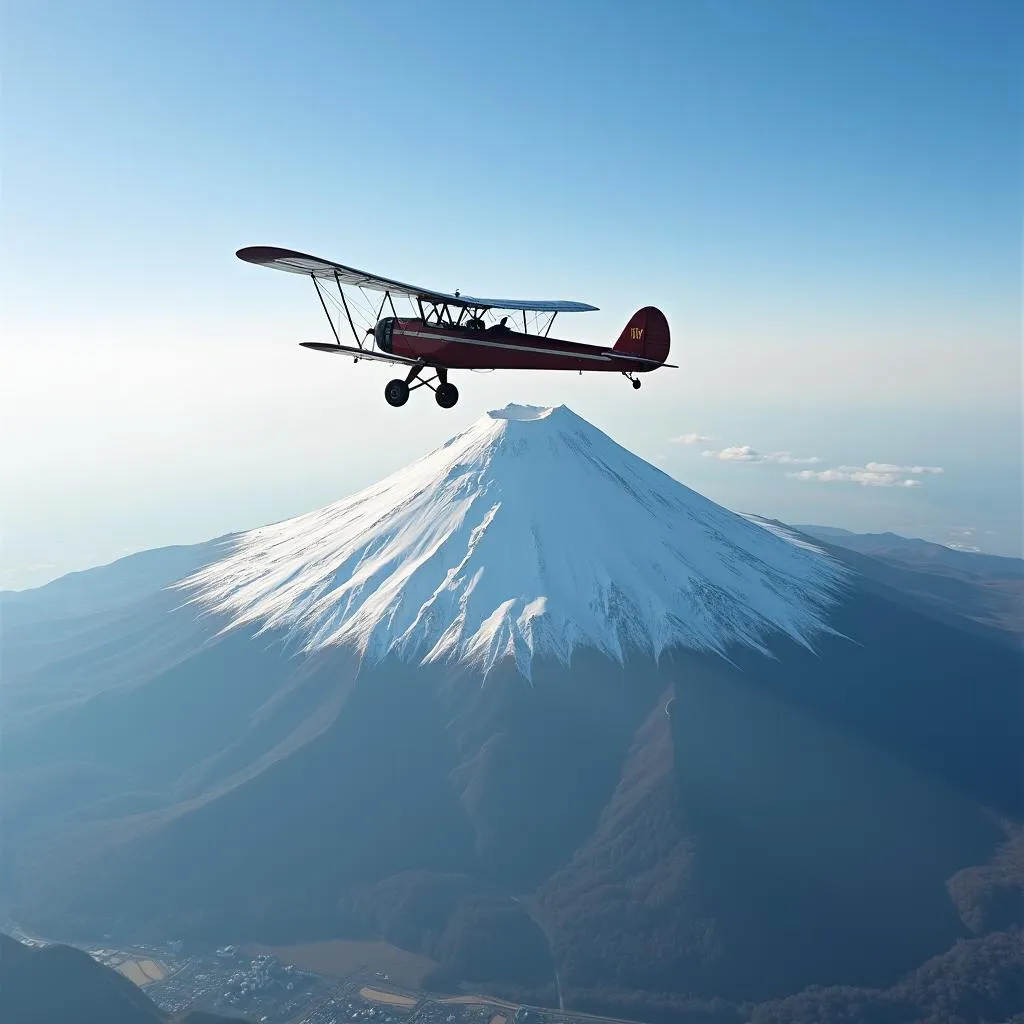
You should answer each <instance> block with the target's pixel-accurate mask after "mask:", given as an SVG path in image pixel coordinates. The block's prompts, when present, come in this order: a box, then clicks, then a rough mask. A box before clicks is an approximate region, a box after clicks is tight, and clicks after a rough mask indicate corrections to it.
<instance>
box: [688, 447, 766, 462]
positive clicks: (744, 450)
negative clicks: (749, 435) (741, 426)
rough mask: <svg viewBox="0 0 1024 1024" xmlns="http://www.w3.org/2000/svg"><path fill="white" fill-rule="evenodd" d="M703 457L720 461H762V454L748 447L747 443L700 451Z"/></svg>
mask: <svg viewBox="0 0 1024 1024" xmlns="http://www.w3.org/2000/svg"><path fill="white" fill-rule="evenodd" d="M701 454H702V455H703V456H704V458H705V459H720V460H721V461H722V462H763V461H764V456H763V455H762V454H761V453H760V452H759V451H755V450H754V449H753V448H751V447H750V445H749V444H742V445H736V446H734V447H732V448H722V449H721V450H720V451H716V452H702V453H701Z"/></svg>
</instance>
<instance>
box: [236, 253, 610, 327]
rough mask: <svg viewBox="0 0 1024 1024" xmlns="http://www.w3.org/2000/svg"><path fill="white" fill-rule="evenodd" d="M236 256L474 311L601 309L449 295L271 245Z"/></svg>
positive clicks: (581, 304)
mask: <svg viewBox="0 0 1024 1024" xmlns="http://www.w3.org/2000/svg"><path fill="white" fill-rule="evenodd" d="M235 255H237V256H238V258H239V259H240V260H245V261H246V262H247V263H256V264H258V265H259V266H262V267H273V268H274V269H275V270H287V271H288V272H289V273H291V274H303V275H305V276H306V277H310V276H312V277H319V278H326V279H327V280H328V281H333V280H334V279H335V278H337V280H338V281H340V282H341V283H342V284H349V285H354V286H355V287H358V288H369V289H370V290H371V291H377V292H394V293H395V294H396V295H408V296H409V297H410V298H413V299H426V300H427V301H428V302H446V303H447V304H448V305H449V306H470V307H472V308H474V309H480V308H486V309H525V310H529V311H531V312H538V313H583V312H587V311H589V310H596V309H597V306H590V305H587V303H585V302H568V301H563V300H561V299H554V300H551V299H481V298H478V297H477V296H475V295H449V294H448V293H447V292H438V291H434V290H433V289H431V288H421V287H420V286H419V285H415V284H404V283H403V282H402V281H393V280H391V278H388V277H380V276H379V275H377V274H368V273H366V271H365V270H356V269H355V268H354V267H344V266H342V265H341V264H340V263H332V262H331V261H330V260H322V259H320V258H319V257H318V256H307V255H306V254H305V253H302V252H294V251H293V250H291V249H278V248H276V247H275V246H270V245H251V246H249V247H248V248H246V249H239V250H238V252H237V253H236V254H235Z"/></svg>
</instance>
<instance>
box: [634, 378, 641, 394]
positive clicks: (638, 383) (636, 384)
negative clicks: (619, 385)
mask: <svg viewBox="0 0 1024 1024" xmlns="http://www.w3.org/2000/svg"><path fill="white" fill-rule="evenodd" d="M638 387H640V381H638V380H635V381H633V390H634V391H636V389H637V388H638Z"/></svg>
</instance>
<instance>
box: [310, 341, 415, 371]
mask: <svg viewBox="0 0 1024 1024" xmlns="http://www.w3.org/2000/svg"><path fill="white" fill-rule="evenodd" d="M299 344H300V345H301V346H302V347H303V348H311V349H313V351H314V352H333V353H335V354H336V355H341V356H351V357H352V358H353V359H355V360H356V361H358V360H360V359H371V360H375V361H376V362H378V363H402V364H403V365H405V366H424V365H425V360H423V359H412V358H410V357H409V356H393V355H391V354H390V353H389V352H373V351H371V350H370V349H365V348H355V347H354V346H353V345H328V344H325V343H324V342H321V341H300V342H299Z"/></svg>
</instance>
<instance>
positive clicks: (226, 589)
mask: <svg viewBox="0 0 1024 1024" xmlns="http://www.w3.org/2000/svg"><path fill="white" fill-rule="evenodd" d="M538 428H540V429H538ZM841 585H842V570H841V569H840V568H839V566H838V564H837V563H836V562H834V561H833V560H832V559H831V558H830V557H829V556H827V555H826V554H824V553H823V552H822V551H820V550H819V549H817V548H816V547H814V546H813V545H811V544H808V543H806V542H802V541H799V540H798V539H797V537H795V536H794V535H792V534H790V533H788V532H787V531H785V530H783V529H778V528H774V527H773V528H769V527H768V526H767V525H764V524H762V523H761V522H759V521H757V520H752V519H748V518H745V517H743V516H739V515H736V514H735V513H732V512H729V511H727V510H726V509H724V508H722V507H720V506H718V505H716V504H714V503H713V502H711V501H709V500H708V499H706V498H704V497H702V496H701V495H699V494H697V493H696V492H695V491H692V490H690V489H689V488H687V487H685V486H684V485H683V484H681V483H679V482H678V481H677V480H674V479H673V478H672V477H669V476H668V475H667V474H665V473H663V472H662V471H661V470H659V469H656V468H655V467H654V466H652V465H650V464H649V463H647V462H645V461H644V460H642V459H640V458H639V457H637V456H636V455H634V454H632V453H631V452H629V451H627V450H626V449H624V448H622V447H621V446H620V445H618V444H616V443H615V442H614V441H613V440H612V439H611V438H609V437H608V436H607V435H606V434H604V433H602V432H601V431H600V430H598V429H597V428H596V427H594V426H593V425H592V424H590V423H588V422H587V421H586V420H584V419H583V418H581V417H579V416H577V415H576V414H575V413H574V412H572V411H571V410H570V409H568V408H567V407H566V406H564V405H562V406H555V407H548V408H544V407H538V406H530V405H516V404H512V405H508V406H506V407H505V408H504V409H499V410H492V411H490V412H488V413H487V414H485V415H484V416H482V417H481V418H480V419H479V420H477V421H476V422H475V423H474V424H472V425H471V426H470V427H469V429H467V430H466V431H464V432H463V433H461V434H458V435H456V436H455V437H453V438H451V439H450V440H449V441H447V442H446V443H445V444H443V445H442V446H441V447H439V448H437V449H435V450H434V451H433V452H431V453H429V454H428V455H426V456H424V457H423V458H420V459H418V460H416V461H415V462H413V463H411V464H410V465H409V466H407V467H406V468H404V469H402V470H399V471H398V472H397V473H394V474H393V475H391V476H389V477H387V478H386V479H384V480H382V481H380V482H379V483H377V484H375V485H373V486H371V487H368V488H366V489H365V490H363V491H360V492H359V493H358V494H355V495H352V496H351V497H348V498H345V499H343V500H342V501H339V502H336V503H335V504H333V505H329V506H327V507H325V508H322V509H319V510H317V511H315V512H311V513H308V514H305V515H301V516H297V517H296V518H294V519H290V520H287V521H285V522H282V523H277V524H274V525H273V526H268V527H265V528H263V529H259V530H253V531H251V532H250V533H247V534H244V535H242V536H241V537H240V538H239V540H238V543H237V545H236V547H235V549H234V550H233V551H232V552H231V554H229V555H228V556H227V557H226V558H224V559H222V560H221V561H218V562H216V563H214V564H212V565H210V566H207V567H206V568H204V569H202V570H201V571H200V572H199V573H197V574H195V575H194V576H192V577H190V578H189V579H188V580H186V581H185V582H184V583H183V584H182V586H184V587H187V588H190V589H192V590H193V591H194V592H195V595H196V596H195V599H196V600H197V601H199V602H200V603H201V604H203V605H204V606H206V607H207V608H210V609H211V610H215V611H218V612H221V613H224V614H226V615H228V616H229V621H230V624H231V626H237V625H243V624H248V625H252V624H256V625H258V626H259V627H260V628H263V629H284V630H286V631H287V632H288V633H289V634H290V635H291V636H293V637H294V638H295V639H297V640H298V642H299V643H300V644H301V645H302V647H303V648H304V649H306V650H315V649H317V648H320V647H326V646H335V645H340V646H347V647H350V648H352V649H354V650H355V651H356V652H357V653H358V654H359V656H360V657H361V658H362V659H363V660H364V661H367V662H369V663H375V662H379V661H381V660H383V659H385V658H387V657H397V658H399V659H401V660H404V661H409V662H413V663H417V664H425V663H431V662H449V663H462V664H467V665H472V666H475V667H477V668H479V669H481V670H482V671H483V672H485V673H486V672H487V671H488V670H490V669H491V668H493V667H494V666H495V665H496V664H498V663H499V662H501V661H503V660H505V659H507V658H512V659H514V660H515V662H516V664H517V666H518V667H519V669H520V671H521V672H523V673H524V674H525V675H527V676H529V674H530V670H531V665H532V662H533V659H534V658H535V657H538V656H543V657H551V658H555V659H557V660H559V661H561V662H563V663H568V662H569V660H570V658H571V656H572V653H573V651H574V650H576V649H577V648H580V647H587V648H592V649H596V650H598V651H600V652H602V653H604V654H606V655H607V656H609V657H611V658H614V659H615V660H618V661H623V660H625V658H626V657H627V655H628V654H629V653H630V652H631V651H639V652H642V653H643V654H644V655H646V656H649V657H654V658H657V657H658V656H659V655H660V654H661V653H662V652H663V651H665V650H667V649H668V648H671V647H673V646H683V647H688V648H692V649H697V650H706V651H713V652H716V653H719V654H722V655H725V654H726V653H727V651H728V649H729V648H730V647H731V646H734V645H743V646H749V647H754V648H756V649H759V650H766V649H767V648H766V646H765V643H766V640H767V639H768V637H769V636H770V635H771V634H779V633H781V634H785V635H787V636H789V637H791V638H792V639H794V640H796V641H798V642H800V643H803V644H809V643H810V641H811V638H812V637H813V635H814V634H815V633H816V632H818V631H821V630H824V629H827V626H826V624H825V612H826V609H827V607H828V606H829V605H830V604H831V603H832V601H833V600H834V599H835V597H836V595H837V593H838V590H839V588H840V587H841Z"/></svg>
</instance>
